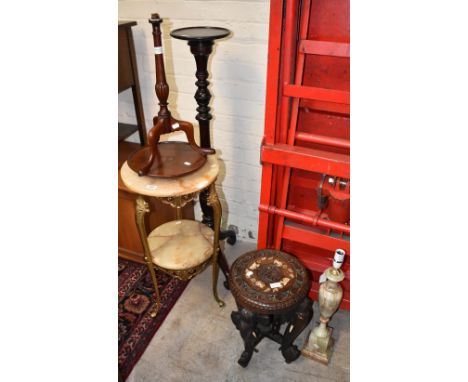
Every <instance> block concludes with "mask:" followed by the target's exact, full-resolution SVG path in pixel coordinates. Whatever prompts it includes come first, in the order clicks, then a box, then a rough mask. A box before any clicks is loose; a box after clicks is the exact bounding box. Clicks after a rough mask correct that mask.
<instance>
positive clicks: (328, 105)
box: [300, 99, 350, 115]
mask: <svg viewBox="0 0 468 382" xmlns="http://www.w3.org/2000/svg"><path fill="white" fill-rule="evenodd" d="M300 106H301V107H302V108H304V109H312V110H319V111H325V112H329V113H337V114H345V115H349V114H350V108H349V105H345V104H342V103H333V102H326V101H317V100H313V99H301V104H300Z"/></svg>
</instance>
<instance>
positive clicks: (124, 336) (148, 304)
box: [119, 258, 188, 380]
mask: <svg viewBox="0 0 468 382" xmlns="http://www.w3.org/2000/svg"><path fill="white" fill-rule="evenodd" d="M156 274H157V278H158V285H159V294H160V296H161V308H160V310H159V312H158V314H157V316H156V317H155V318H151V316H150V314H149V313H150V311H151V308H152V307H153V306H154V303H153V300H152V299H151V292H152V290H153V283H152V282H151V277H150V274H149V272H148V268H147V266H146V265H144V264H138V263H135V262H132V261H128V260H123V259H120V258H119V374H120V377H121V378H122V379H123V380H125V379H126V378H127V377H128V375H129V374H130V372H131V371H132V369H133V367H134V366H135V364H136V363H137V362H138V360H139V359H140V357H141V355H142V354H143V352H144V351H145V349H146V347H147V346H148V344H149V342H150V341H151V339H152V338H153V336H154V334H155V333H156V331H157V330H158V329H159V327H160V326H161V324H162V323H163V321H164V319H165V318H166V316H167V314H168V313H169V311H170V310H171V309H172V307H173V306H174V304H175V302H176V301H177V299H178V298H179V297H180V295H181V294H182V292H183V291H184V289H185V287H186V286H187V284H188V281H181V280H177V279H174V278H172V277H170V276H169V275H167V274H165V273H162V272H159V271H157V272H156Z"/></svg>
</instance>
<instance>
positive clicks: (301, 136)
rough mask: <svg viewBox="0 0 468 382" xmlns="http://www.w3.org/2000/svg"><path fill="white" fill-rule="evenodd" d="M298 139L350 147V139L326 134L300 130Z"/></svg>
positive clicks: (345, 147)
mask: <svg viewBox="0 0 468 382" xmlns="http://www.w3.org/2000/svg"><path fill="white" fill-rule="evenodd" d="M296 139H297V140H299V141H305V142H312V143H318V144H321V145H326V146H333V147H341V148H344V149H349V148H350V144H349V140H346V139H340V138H333V137H326V136H324V135H317V134H309V133H302V132H299V133H296Z"/></svg>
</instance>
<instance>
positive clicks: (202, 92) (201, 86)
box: [171, 27, 236, 245]
mask: <svg viewBox="0 0 468 382" xmlns="http://www.w3.org/2000/svg"><path fill="white" fill-rule="evenodd" d="M230 33H231V32H230V31H229V30H228V29H225V28H218V27H189V28H181V29H175V30H173V31H172V32H171V36H172V37H174V38H176V39H179V40H185V41H187V42H188V45H189V46H190V52H191V53H192V54H193V56H194V58H195V63H196V65H197V71H196V73H195V76H196V77H197V81H196V82H195V85H197V91H196V93H195V100H196V101H197V104H198V107H197V115H196V117H195V118H196V119H197V121H198V123H199V126H200V146H201V147H203V148H206V149H208V148H211V142H210V120H211V119H212V115H211V113H210V110H211V109H210V107H209V103H210V100H211V93H210V91H209V89H208V85H209V82H208V76H209V73H208V70H207V67H208V59H209V57H210V54H211V52H212V47H213V44H214V40H217V39H221V38H224V37H227V36H229V34H230ZM208 194H209V192H208V190H204V191H202V192H201V193H200V205H201V209H202V211H203V218H202V222H203V223H204V224H206V225H207V226H209V227H211V228H212V227H213V209H212V208H211V207H210V206H209V205H208V203H207V198H208ZM224 239H227V242H228V243H229V244H231V245H233V244H234V243H235V242H236V233H235V232H234V231H233V230H226V231H221V233H220V240H224Z"/></svg>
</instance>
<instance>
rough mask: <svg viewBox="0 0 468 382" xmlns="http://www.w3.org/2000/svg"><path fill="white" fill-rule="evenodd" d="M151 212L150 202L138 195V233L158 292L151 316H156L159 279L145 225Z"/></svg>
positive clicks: (136, 213)
mask: <svg viewBox="0 0 468 382" xmlns="http://www.w3.org/2000/svg"><path fill="white" fill-rule="evenodd" d="M148 212H149V207H148V203H147V202H146V201H145V199H143V197H142V196H141V195H138V197H137V199H136V201H135V220H136V224H137V227H138V233H139V234H140V240H141V243H142V244H143V249H144V253H145V261H146V265H147V266H148V269H149V272H150V275H151V280H153V285H154V292H155V294H156V299H154V298H153V300H154V303H155V305H154V308H153V310H152V311H151V313H150V315H151V317H156V314H158V311H159V308H160V304H161V301H160V298H159V289H158V280H157V279H156V272H155V271H154V266H153V261H152V259H151V252H150V249H149V245H148V238H147V234H146V227H145V214H146V213H148Z"/></svg>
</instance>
